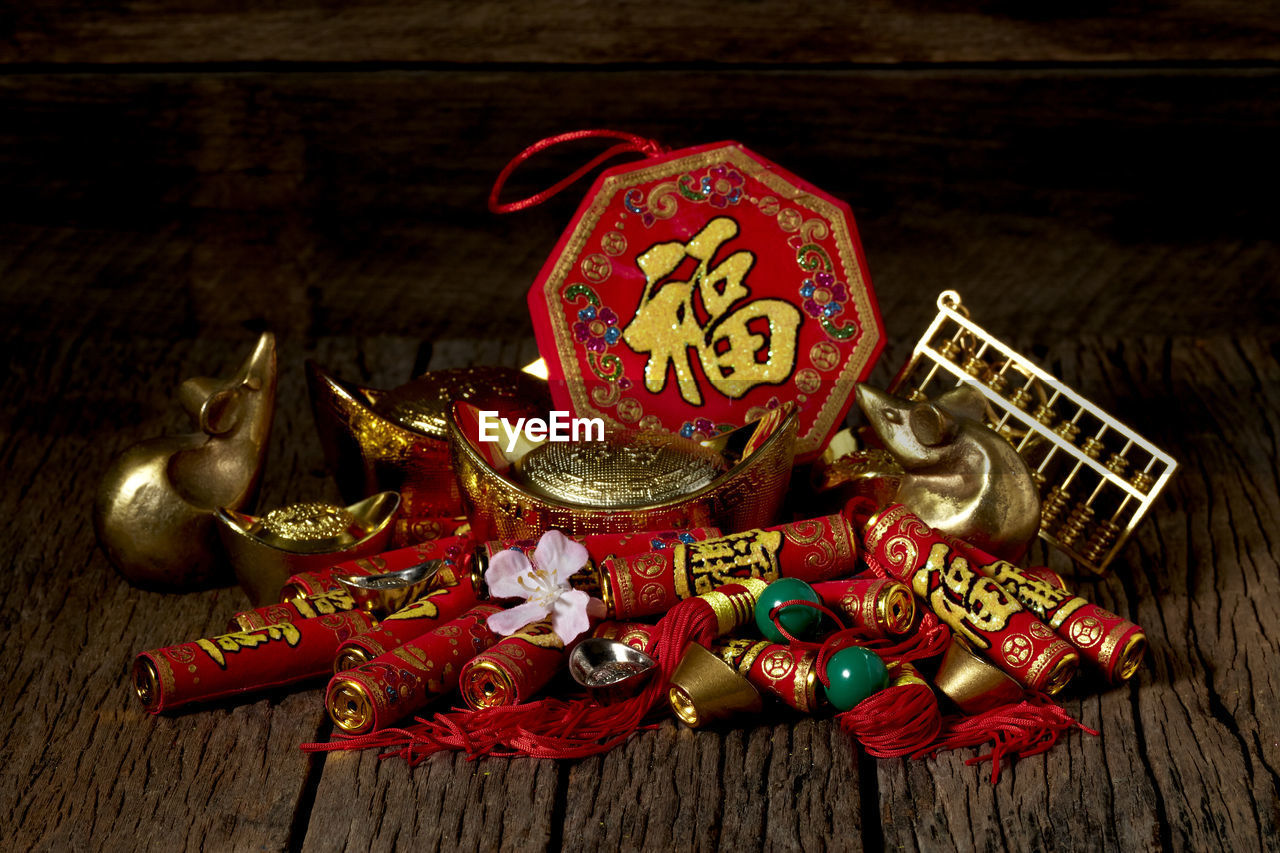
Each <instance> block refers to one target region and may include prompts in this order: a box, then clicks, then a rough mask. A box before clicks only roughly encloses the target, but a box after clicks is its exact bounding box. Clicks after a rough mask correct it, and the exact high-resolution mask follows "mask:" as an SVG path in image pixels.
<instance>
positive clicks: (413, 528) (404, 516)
mask: <svg viewBox="0 0 1280 853" xmlns="http://www.w3.org/2000/svg"><path fill="white" fill-rule="evenodd" d="M401 497H402V501H401V504H400V513H399V517H398V518H397V519H396V523H395V527H394V528H393V529H392V532H391V545H392V547H394V548H407V547H409V546H411V545H417V544H419V543H421V542H430V541H432V540H434V539H443V538H445V537H446V536H464V535H466V534H467V533H469V532H470V530H471V522H469V521H467V517H466V516H465V515H415V514H413V513H412V512H411V511H409V510H406V509H405V506H406V504H405V502H404V500H403V498H404V495H403V493H402V494H401Z"/></svg>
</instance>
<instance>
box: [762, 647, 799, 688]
mask: <svg viewBox="0 0 1280 853" xmlns="http://www.w3.org/2000/svg"><path fill="white" fill-rule="evenodd" d="M793 668H794V664H793V662H792V660H791V653H790V652H788V651H785V650H783V649H778V650H776V651H772V652H769V654H767V655H765V657H764V660H762V661H761V662H760V669H761V671H762V672H764V674H765V675H767V676H768V677H769V678H771V679H773V680H774V681H777V680H778V679H780V678H786V677H787V676H788V675H790V674H791V670H792V669H793Z"/></svg>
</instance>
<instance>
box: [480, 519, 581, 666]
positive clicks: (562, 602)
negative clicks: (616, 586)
mask: <svg viewBox="0 0 1280 853" xmlns="http://www.w3.org/2000/svg"><path fill="white" fill-rule="evenodd" d="M587 559H588V556H587V549H586V548H585V547H583V546H582V545H580V544H579V543H577V542H574V541H573V540H572V539H570V538H569V537H567V536H565V535H564V534H563V533H561V532H560V531H559V530H548V531H547V532H546V533H544V534H542V538H541V539H539V540H538V547H537V548H535V549H534V552H533V561H532V562H530V560H529V558H528V557H526V556H525V555H524V552H523V551H518V550H515V549H508V550H506V551H500V552H498V553H497V554H494V555H493V559H491V560H490V561H489V568H488V569H487V570H486V571H485V573H484V579H485V583H487V584H488V585H489V593H490V594H491V595H492V596H493V597H494V598H522V599H524V604H517V605H516V606H515V607H511V608H509V609H507V610H500V611H498V612H497V613H494V614H493V615H491V616H490V617H489V619H488V623H489V629H490V630H491V631H493V632H494V633H495V634H502V635H503V636H510V635H512V634H514V633H515V632H516V631H519V630H520V629H521V628H523V627H524V626H525V625H528V624H529V623H531V622H540V621H542V620H544V619H547V618H548V617H550V619H551V628H552V630H554V631H555V632H556V636H558V637H559V638H560V641H561V642H562V643H564V644H565V645H566V646H567V645H569V643H570V642H572V641H573V639H574V638H575V637H577V636H578V635H579V634H581V633H582V632H584V631H586V630H587V628H589V627H591V622H590V619H589V618H588V617H590V616H596V617H603V616H604V613H605V609H604V602H602V601H600V600H599V599H596V598H592V597H591V596H589V595H587V594H586V593H585V592H583V591H581V590H577V589H573V588H572V587H570V586H569V578H571V577H572V576H573V574H574V572H576V571H578V570H579V569H581V568H582V567H583V566H585V565H586V564H587Z"/></svg>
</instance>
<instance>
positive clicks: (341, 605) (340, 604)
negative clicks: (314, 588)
mask: <svg viewBox="0 0 1280 853" xmlns="http://www.w3.org/2000/svg"><path fill="white" fill-rule="evenodd" d="M355 609H356V603H355V601H354V600H353V599H352V598H351V596H350V595H349V594H348V593H347V591H346V590H343V589H331V590H327V591H326V592H317V593H316V594H315V595H308V596H305V597H303V598H294V599H291V600H289V601H282V602H280V603H279V604H268V605H267V606H266V607H255V608H254V609H253V610H242V611H240V612H239V613H237V614H235V615H234V616H232V617H231V621H230V622H228V623H227V630H228V631H252V630H253V629H254V628H265V627H266V626H268V625H278V624H280V623H281V622H297V621H299V620H302V619H314V618H316V617H317V616H328V615H329V614H331V613H345V612H346V611H348V610H355Z"/></svg>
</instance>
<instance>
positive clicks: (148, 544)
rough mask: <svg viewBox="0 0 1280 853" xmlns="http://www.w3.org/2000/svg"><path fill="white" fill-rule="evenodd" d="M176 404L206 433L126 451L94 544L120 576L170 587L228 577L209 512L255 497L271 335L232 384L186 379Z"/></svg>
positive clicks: (107, 482)
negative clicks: (99, 545)
mask: <svg viewBox="0 0 1280 853" xmlns="http://www.w3.org/2000/svg"><path fill="white" fill-rule="evenodd" d="M178 399H179V401H180V402H181V403H182V406H183V408H185V409H186V410H187V412H188V414H190V415H191V419H192V421H193V422H194V424H195V426H196V427H197V428H198V429H199V430H200V431H199V432H196V433H190V434H186V435H175V436H164V437H161V438H153V439H149V440H147V441H144V442H141V443H140V444H135V445H134V446H133V447H131V448H129V449H128V450H126V451H125V452H124V453H123V454H121V455H120V456H119V457H117V458H116V460H115V461H114V462H113V463H112V464H111V467H110V468H109V469H108V470H107V473H106V475H105V476H104V477H103V478H102V483H101V485H100V486H99V487H98V494H97V499H96V501H95V503H94V508H93V526H94V529H95V530H96V531H97V534H98V542H99V543H101V545H102V549H103V551H105V552H106V554H107V557H108V558H109V559H110V560H111V562H112V563H114V564H115V566H116V568H117V569H118V570H119V571H120V573H121V574H122V575H124V576H125V577H126V578H128V579H129V581H130V582H132V583H135V584H138V585H140V586H147V587H152V588H157V589H168V590H185V589H193V588H198V587H203V586H209V585H211V584H216V583H225V582H227V581H229V580H230V573H229V572H228V571H227V568H226V566H225V565H223V564H222V563H221V562H220V561H219V560H218V559H217V553H218V550H217V534H216V532H215V531H214V522H213V514H214V512H215V511H216V510H217V509H218V507H230V508H232V509H240V508H241V507H243V506H245V505H247V504H248V503H250V501H252V500H253V498H254V496H255V495H256V494H257V491H258V484H259V482H260V480H261V477H262V469H263V463H264V461H265V458H266V452H267V439H268V437H269V436H270V433H271V420H272V415H273V414H274V412H275V400H276V346H275V337H274V336H273V335H272V334H271V333H270V332H264V333H263V334H262V336H261V337H260V338H259V339H258V343H257V346H255V347H254V350H253V352H252V354H250V356H249V358H248V359H247V360H246V361H245V362H244V364H242V365H241V367H240V370H239V371H238V372H237V373H236V374H235V375H234V376H233V377H231V378H230V379H209V378H204V377H200V378H195V379H188V380H187V381H186V382H184V383H182V385H181V386H180V387H179V389H178Z"/></svg>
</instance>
